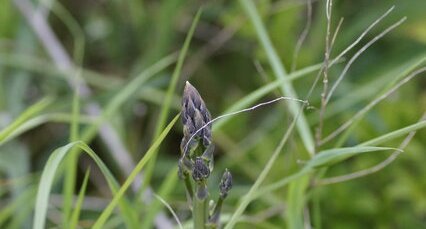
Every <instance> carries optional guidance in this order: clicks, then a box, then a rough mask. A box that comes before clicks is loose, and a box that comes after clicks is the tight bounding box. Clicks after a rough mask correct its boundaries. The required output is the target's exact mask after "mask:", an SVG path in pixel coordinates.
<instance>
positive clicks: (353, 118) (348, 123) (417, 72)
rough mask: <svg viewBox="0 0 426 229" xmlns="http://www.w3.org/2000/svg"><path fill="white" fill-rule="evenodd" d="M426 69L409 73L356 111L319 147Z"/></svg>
mask: <svg viewBox="0 0 426 229" xmlns="http://www.w3.org/2000/svg"><path fill="white" fill-rule="evenodd" d="M425 71H426V67H423V68H420V69H418V70H416V71H414V72H413V73H411V74H410V75H409V76H407V77H405V78H404V79H403V80H401V81H400V82H399V83H397V84H396V85H395V86H393V87H392V88H390V89H389V90H387V91H386V92H385V93H383V94H382V95H381V96H379V97H377V98H376V99H374V100H373V101H371V102H370V103H369V104H368V105H367V106H365V107H364V108H363V109H361V110H360V111H358V112H357V113H356V114H355V115H354V116H352V118H351V119H349V120H348V121H346V122H345V123H344V124H343V125H341V126H340V127H339V128H337V129H336V130H335V131H334V132H333V133H331V134H330V135H328V136H327V137H325V138H324V139H323V140H322V141H321V142H320V145H322V144H324V143H327V142H328V141H330V140H332V139H333V138H335V137H336V136H337V135H339V134H340V133H341V132H343V131H344V130H345V129H347V128H348V127H349V126H351V124H352V123H354V122H355V121H356V120H358V119H359V118H361V117H362V116H363V115H364V114H365V113H367V112H368V111H369V110H370V109H371V108H372V107H374V106H375V105H377V104H378V103H379V102H381V101H382V100H384V99H386V98H387V97H388V96H389V95H391V94H392V93H394V92H395V91H396V90H398V89H399V88H400V87H401V86H402V85H404V84H406V83H407V82H408V81H410V80H411V79H413V78H414V77H415V76H417V75H418V74H420V73H422V72H425Z"/></svg>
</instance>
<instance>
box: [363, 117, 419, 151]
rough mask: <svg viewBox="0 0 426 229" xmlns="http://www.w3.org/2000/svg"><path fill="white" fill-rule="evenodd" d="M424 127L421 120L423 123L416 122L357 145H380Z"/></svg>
mask: <svg viewBox="0 0 426 229" xmlns="http://www.w3.org/2000/svg"><path fill="white" fill-rule="evenodd" d="M425 127H426V120H423V121H420V122H417V123H415V124H413V125H409V126H407V127H404V128H401V129H398V130H395V131H392V132H390V133H387V134H384V135H382V136H380V137H377V138H374V139H371V140H369V141H366V142H363V143H361V144H359V146H366V145H370V146H371V145H379V144H382V143H383V142H387V141H390V140H393V139H395V138H399V137H401V136H404V135H406V134H408V133H410V132H411V131H415V130H419V129H422V128H425Z"/></svg>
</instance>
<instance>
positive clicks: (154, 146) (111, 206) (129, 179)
mask: <svg viewBox="0 0 426 229" xmlns="http://www.w3.org/2000/svg"><path fill="white" fill-rule="evenodd" d="M179 116H180V115H176V117H175V118H174V119H173V120H172V121H171V122H170V123H169V125H167V127H166V128H165V129H164V130H163V132H162V133H161V134H160V136H159V137H158V138H157V139H156V140H155V142H154V143H153V144H152V145H151V147H150V148H149V149H148V151H147V152H146V153H145V155H144V156H143V157H142V159H141V160H140V161H139V163H138V164H137V165H136V167H135V168H134V169H133V171H132V172H131V173H130V175H129V176H128V177H127V179H126V181H125V182H124V184H123V185H122V186H121V187H120V189H119V190H118V192H117V193H116V194H115V195H114V198H113V199H112V201H111V202H110V203H109V204H108V206H107V207H106V208H105V210H104V211H103V212H102V214H101V215H100V216H99V218H98V219H97V220H96V222H95V224H94V225H93V227H92V228H93V229H101V228H102V227H103V225H104V224H105V222H106V221H107V219H108V218H109V216H110V215H111V213H112V211H113V210H114V208H115V207H116V206H117V204H118V202H119V201H120V199H121V198H122V197H123V195H124V193H125V192H126V190H127V189H128V188H129V187H130V185H131V184H132V182H133V181H134V180H135V178H136V176H137V175H138V173H139V172H140V171H141V170H142V169H143V167H144V166H145V164H146V163H147V162H148V161H149V160H150V159H151V157H152V156H153V155H154V153H155V151H156V150H157V148H158V147H159V146H160V144H161V142H163V140H164V138H165V137H166V135H167V134H168V133H169V131H170V129H171V128H172V127H173V125H174V124H175V123H176V121H177V120H178V118H179Z"/></svg>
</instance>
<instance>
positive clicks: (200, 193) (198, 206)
mask: <svg viewBox="0 0 426 229" xmlns="http://www.w3.org/2000/svg"><path fill="white" fill-rule="evenodd" d="M196 189H197V190H196V195H195V198H194V199H193V210H192V211H193V212H192V215H193V217H194V229H205V228H206V222H207V217H208V209H207V197H208V195H209V193H208V191H207V186H206V184H205V183H204V182H203V183H200V184H197V186H196Z"/></svg>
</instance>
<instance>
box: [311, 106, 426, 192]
mask: <svg viewBox="0 0 426 229" xmlns="http://www.w3.org/2000/svg"><path fill="white" fill-rule="evenodd" d="M425 119H426V113H424V114H423V117H422V118H421V119H420V121H421V120H425ZM415 134H416V131H413V132H410V133H409V134H408V135H407V137H406V138H405V139H404V141H403V142H402V143H401V144H400V145H399V147H398V149H404V148H405V147H406V146H407V145H408V143H410V141H411V139H413V137H414V135H415ZM401 153H402V151H400V150H395V151H394V152H393V153H392V154H391V155H390V156H389V157H388V158H386V159H385V160H384V161H382V162H380V163H379V164H377V165H375V166H373V167H371V168H368V169H364V170H361V171H358V172H354V173H350V174H346V175H342V176H336V177H330V178H324V179H321V180H318V181H316V182H315V184H314V185H315V186H321V185H329V184H336V183H340V182H345V181H348V180H353V179H356V178H360V177H364V176H367V175H370V174H373V173H376V172H378V171H380V170H382V169H383V168H385V167H386V166H388V165H389V164H390V163H392V162H393V161H394V160H395V159H396V158H397V157H398V156H399V155H400V154H401Z"/></svg>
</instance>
